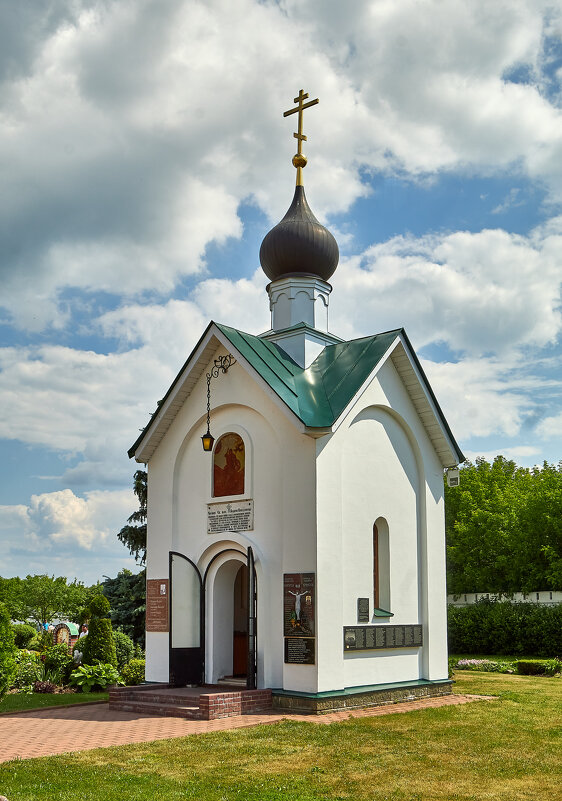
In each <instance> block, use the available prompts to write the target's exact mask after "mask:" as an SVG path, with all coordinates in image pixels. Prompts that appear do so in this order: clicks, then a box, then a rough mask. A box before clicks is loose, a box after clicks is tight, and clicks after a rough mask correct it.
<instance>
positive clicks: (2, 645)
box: [0, 603, 17, 698]
mask: <svg viewBox="0 0 562 801" xmlns="http://www.w3.org/2000/svg"><path fill="white" fill-rule="evenodd" d="M16 652H17V648H16V646H15V645H14V632H13V631H12V624H11V623H10V616H9V614H8V610H7V609H6V607H5V606H4V604H3V603H0V698H1V697H2V696H3V695H4V693H5V692H6V690H7V689H8V688H9V687H10V686H11V684H12V679H13V678H14V675H15V672H16V658H15V657H16Z"/></svg>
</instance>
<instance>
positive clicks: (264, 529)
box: [146, 350, 316, 690]
mask: <svg viewBox="0 0 562 801" xmlns="http://www.w3.org/2000/svg"><path fill="white" fill-rule="evenodd" d="M224 352H225V351H223V350H219V351H217V354H216V355H220V354H222V353H224ZM211 391H212V395H211V408H212V415H211V431H212V433H213V436H214V437H215V439H216V440H218V438H219V437H220V436H221V435H222V434H224V433H226V432H228V431H234V432H236V433H238V434H239V435H240V436H242V438H243V439H244V443H245V448H246V485H245V492H244V494H243V495H240V496H232V497H231V498H228V497H225V498H213V497H212V495H211V492H212V483H211V476H212V456H211V454H208V453H204V452H203V450H202V447H201V439H200V437H201V435H202V433H203V432H204V429H205V421H204V416H205V409H206V381H205V378H204V376H203V377H202V379H200V381H199V383H198V385H197V386H196V387H195V388H194V390H193V391H192V393H191V395H190V397H189V399H188V401H187V402H186V403H185V404H184V406H183V407H182V409H181V410H180V412H179V413H178V414H177V416H176V418H175V420H174V422H173V423H172V425H171V427H170V428H169V430H168V432H167V433H166V435H165V437H164V438H163V440H162V442H161V443H160V444H159V446H158V448H157V450H156V452H155V454H154V456H153V457H152V459H151V461H150V464H149V518H148V559H147V571H148V572H147V576H148V577H149V578H161V577H165V576H167V575H168V553H169V551H170V550H174V551H178V552H180V553H182V554H184V555H185V556H188V557H189V558H191V559H192V560H193V561H194V562H195V563H196V564H197V565H198V567H199V569H200V572H201V574H203V573H204V572H205V569H206V567H207V565H208V564H209V562H210V561H211V559H212V558H213V557H214V556H215V555H216V554H218V553H219V552H220V551H221V550H223V549H225V548H239V549H240V550H241V551H243V552H244V553H245V552H246V550H247V547H248V545H251V546H252V548H253V549H254V555H255V558H256V573H257V577H258V615H257V618H258V623H257V626H258V628H257V632H258V643H257V644H258V686H267V687H282V686H284V683H286V682H287V681H289V682H291V683H292V684H293V685H295V688H296V687H298V688H300V689H312V690H313V689H314V688H315V686H316V668H315V667H312V668H311V667H301V666H284V663H283V621H282V613H283V609H282V597H283V588H282V574H283V573H284V572H296V571H302V572H315V570H316V553H315V532H316V515H315V469H314V457H315V449H314V441H313V440H312V439H311V438H310V437H308V436H306V435H304V434H303V433H300V431H299V430H298V428H297V427H296V426H295V424H294V423H293V422H291V420H290V418H289V416H288V415H286V414H284V413H283V412H282V411H280V409H279V406H278V405H277V404H276V403H274V402H273V400H272V399H271V398H270V397H269V396H268V395H267V394H266V392H264V391H263V390H262V389H261V388H260V387H259V386H258V385H257V384H255V383H254V382H253V381H252V380H251V379H250V378H249V377H248V374H247V373H246V372H245V370H244V369H243V368H242V367H241V366H240V365H234V366H233V367H231V368H230V370H229V371H228V373H227V374H226V375H222V374H221V375H220V376H219V378H218V379H216V380H213V382H212V385H211ZM244 498H252V499H253V500H254V530H253V531H249V532H243V533H240V534H235V533H226V534H215V535H208V534H207V533H206V531H207V504H208V503H211V502H214V501H220V502H226V501H228V500H229V499H232V500H241V499H244ZM238 558H239V557H237V555H236V554H232V555H230V556H229V555H224V556H222V557H220V561H219V562H218V563H213V568H212V569H211V571H210V572H209V576H208V582H207V584H208V587H207V615H208V619H207V638H206V639H207V641H206V679H207V680H208V681H213V680H216V678H217V677H218V675H219V674H220V672H221V671H222V670H223V668H224V669H225V670H226V669H227V668H226V667H225V665H224V664H223V662H224V658H223V657H224V649H223V650H222V651H221V653H220V655H219V653H218V651H217V652H216V653H215V650H216V648H218V642H219V641H220V639H221V636H222V634H221V632H222V628H224V625H225V623H224V622H223V623H221V622H219V618H220V616H219V615H218V614H217V613H214V612H213V598H216V599H221V598H222V602H224V595H223V593H222V591H221V588H220V586H219V584H217V582H218V581H220V580H222V579H224V581H226V577H227V576H230V573H229V567H228V566H227V565H226V562H228V560H229V559H234V560H237V559H238ZM219 565H223V567H222V568H221V570H219V569H217V568H218V566H219ZM230 579H232V576H230ZM230 579H229V580H230ZM219 602H220V601H219ZM223 605H224V603H223ZM215 611H217V610H215ZM221 627H222V628H221ZM223 634H224V632H223ZM163 636H167V635H161V634H157V635H154V634H151V633H148V634H147V673H146V676H147V680H149V681H168V648H167V641H166V646H165V647H164V645H163ZM215 657H216V658H215ZM221 660H222V661H221Z"/></svg>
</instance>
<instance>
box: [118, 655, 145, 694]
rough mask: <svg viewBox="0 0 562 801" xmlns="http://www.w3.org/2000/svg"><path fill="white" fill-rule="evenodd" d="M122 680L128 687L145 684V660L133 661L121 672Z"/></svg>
mask: <svg viewBox="0 0 562 801" xmlns="http://www.w3.org/2000/svg"><path fill="white" fill-rule="evenodd" d="M121 678H122V679H123V681H124V682H125V684H126V685H127V687H131V686H132V685H133V684H142V683H143V682H144V659H131V661H130V662H129V663H128V664H127V665H125V667H124V668H123V670H122V671H121Z"/></svg>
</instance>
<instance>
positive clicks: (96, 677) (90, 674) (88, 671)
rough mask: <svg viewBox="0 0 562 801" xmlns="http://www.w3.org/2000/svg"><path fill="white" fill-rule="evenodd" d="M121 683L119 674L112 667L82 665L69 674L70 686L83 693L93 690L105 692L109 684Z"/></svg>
mask: <svg viewBox="0 0 562 801" xmlns="http://www.w3.org/2000/svg"><path fill="white" fill-rule="evenodd" d="M118 683H121V682H120V679H119V673H117V671H116V670H115V668H114V667H113V665H82V666H81V667H79V668H77V669H76V670H73V671H72V673H71V674H70V684H71V686H73V687H79V688H80V689H81V690H82V692H83V693H89V692H91V691H92V690H93V689H94V688H95V689H99V690H105V688H106V687H107V686H108V685H109V684H118Z"/></svg>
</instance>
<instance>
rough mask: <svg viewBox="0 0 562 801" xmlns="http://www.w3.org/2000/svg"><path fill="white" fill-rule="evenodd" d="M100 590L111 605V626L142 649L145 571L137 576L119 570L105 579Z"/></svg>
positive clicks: (128, 571) (127, 571)
mask: <svg viewBox="0 0 562 801" xmlns="http://www.w3.org/2000/svg"><path fill="white" fill-rule="evenodd" d="M102 590H103V594H104V595H105V596H106V597H107V598H108V600H109V603H110V604H111V622H112V623H113V626H114V627H115V628H116V629H120V630H121V631H123V632H124V633H125V634H127V636H129V637H130V638H131V639H132V640H133V642H134V643H135V644H136V645H140V646H141V647H142V648H144V636H145V635H144V615H145V611H146V570H141V572H140V573H137V574H134V573H131V571H130V570H126V569H125V570H120V571H119V573H118V574H117V576H116V577H115V578H106V580H105V581H104V582H103V584H102Z"/></svg>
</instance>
